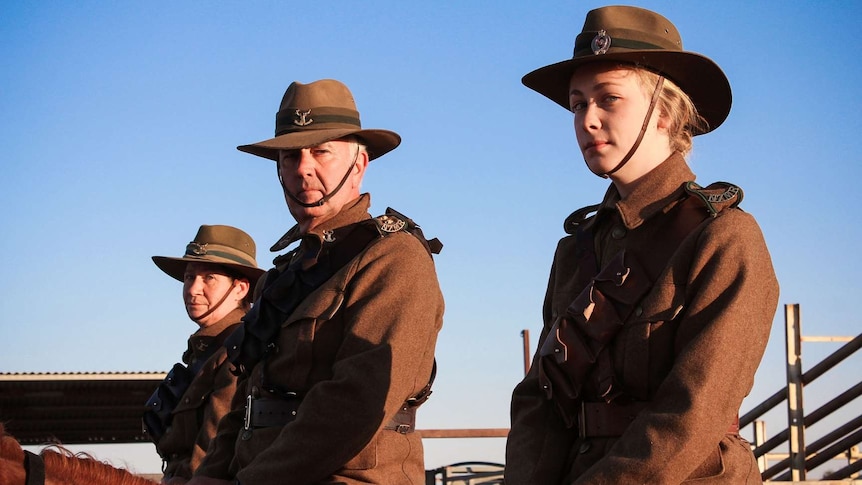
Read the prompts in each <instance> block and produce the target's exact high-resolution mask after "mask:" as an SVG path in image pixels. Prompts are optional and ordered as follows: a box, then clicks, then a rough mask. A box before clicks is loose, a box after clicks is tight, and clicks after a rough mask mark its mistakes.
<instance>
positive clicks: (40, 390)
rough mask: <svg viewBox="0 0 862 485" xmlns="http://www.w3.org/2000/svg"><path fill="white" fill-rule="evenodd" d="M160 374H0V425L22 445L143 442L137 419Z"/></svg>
mask: <svg viewBox="0 0 862 485" xmlns="http://www.w3.org/2000/svg"><path fill="white" fill-rule="evenodd" d="M164 377H165V373H164V372H93V373H90V372H77V373H66V372H61V373H2V374H0V420H2V421H3V422H4V424H5V426H6V430H7V431H9V433H10V434H12V435H13V436H15V437H16V438H17V439H18V441H20V442H21V443H22V444H29V445H33V444H43V443H49V442H60V443H64V444H85V443H135V442H140V441H147V440H148V438H147V437H146V435H145V434H144V433H143V431H142V429H141V414H142V413H143V411H144V405H145V402H146V400H147V398H148V397H150V395H151V394H152V393H153V390H155V388H156V387H157V386H158V385H159V383H160V382H161V381H162V379H164Z"/></svg>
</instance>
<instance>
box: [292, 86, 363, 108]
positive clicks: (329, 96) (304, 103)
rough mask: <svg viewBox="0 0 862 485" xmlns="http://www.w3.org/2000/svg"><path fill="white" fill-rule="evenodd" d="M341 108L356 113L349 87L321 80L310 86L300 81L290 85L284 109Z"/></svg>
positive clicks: (354, 102)
mask: <svg viewBox="0 0 862 485" xmlns="http://www.w3.org/2000/svg"><path fill="white" fill-rule="evenodd" d="M323 107H327V108H341V109H347V110H351V111H354V112H355V111H356V101H354V99H353V94H352V93H351V92H350V89H348V87H347V86H345V85H344V84H343V83H341V82H340V81H336V80H335V79H321V80H319V81H314V82H311V83H308V84H303V83H301V82H298V81H294V82H292V83H290V86H288V87H287V91H285V92H284V97H283V98H281V107H280V108H279V110H283V109H303V110H308V109H315V108H323Z"/></svg>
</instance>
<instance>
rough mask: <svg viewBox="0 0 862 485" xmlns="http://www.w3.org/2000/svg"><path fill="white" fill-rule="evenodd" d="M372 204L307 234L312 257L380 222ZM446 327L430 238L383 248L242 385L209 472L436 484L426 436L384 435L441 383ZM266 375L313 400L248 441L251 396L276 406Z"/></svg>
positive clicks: (301, 480)
mask: <svg viewBox="0 0 862 485" xmlns="http://www.w3.org/2000/svg"><path fill="white" fill-rule="evenodd" d="M369 204H370V197H369V196H368V195H367V194H364V195H363V196H361V197H360V198H359V199H357V201H356V202H355V203H354V204H353V205H351V206H348V207H345V208H344V209H342V211H341V212H340V213H339V214H338V215H336V216H335V217H334V218H333V219H331V220H329V221H326V223H325V224H324V225H323V226H322V227H319V228H316V229H315V230H314V231H313V232H312V233H310V234H308V235H306V236H304V237H303V239H302V242H301V244H300V251H301V252H303V251H305V248H304V246H308V247H309V248H313V247H315V246H316V247H320V245H321V244H324V242H323V239H324V235H323V234H324V232H326V231H329V230H333V229H336V228H339V227H343V226H346V225H349V224H352V223H356V222H358V221H362V220H367V219H369V218H370V215H369V214H368V207H369ZM442 319H443V296H442V294H441V291H440V288H439V285H438V281H437V275H436V272H435V269H434V264H433V261H432V259H431V256H430V255H429V254H428V252H427V251H426V250H425V248H424V247H423V246H422V244H421V243H420V242H419V240H418V239H417V238H416V237H414V236H413V235H411V234H408V233H406V232H396V233H392V234H388V235H387V236H386V237H383V238H382V239H379V240H377V241H376V242H373V243H372V244H370V245H369V247H368V248H367V249H365V250H364V251H363V252H360V253H359V255H358V256H356V257H354V258H353V259H352V260H351V261H349V262H348V263H347V264H346V265H345V266H344V267H342V268H341V269H340V270H338V271H336V272H335V274H334V275H333V276H332V277H331V278H330V279H329V280H327V281H326V282H325V283H323V285H322V286H320V287H319V288H317V289H316V290H315V291H314V292H312V293H311V294H309V295H308V296H307V297H306V298H305V299H304V300H303V301H302V303H300V305H299V307H297V308H296V309H295V310H294V311H293V312H292V314H291V315H290V316H289V317H288V318H287V320H285V321H283V322H281V330H280V332H279V334H278V337H277V338H276V341H275V344H276V345H275V347H274V348H275V349H277V350H276V352H275V353H274V354H273V355H271V356H270V357H269V358H267V359H266V360H265V361H264V362H263V363H259V364H257V365H256V366H255V367H254V368H253V369H252V370H251V372H250V374H249V377H248V378H243V379H242V380H241V381H240V388H239V391H238V392H237V395H236V398H235V399H234V403H233V406H232V410H231V412H230V413H229V414H228V416H227V417H226V418H225V419H224V420H222V423H221V424H220V426H219V430H218V436H217V437H216V439H215V440H214V441H213V444H212V446H211V447H210V449H209V452H208V454H207V456H206V458H205V459H204V462H203V464H202V465H201V467H200V468H199V469H198V471H197V475H203V476H207V477H213V478H222V479H233V478H236V479H238V480H239V481H240V483H242V484H243V485H269V484H272V485H275V484H283V483H290V484H292V485H303V484H313V483H344V484H360V483H361V484H369V483H376V484H399V485H401V484H405V485H406V484H413V485H420V484H424V483H425V472H424V461H423V449H422V442H421V439H420V437H419V435H418V434H417V433H408V434H401V433H398V432H396V431H394V430H388V429H383V428H384V427H385V426H386V425H387V424H388V423H389V422H390V421H391V420H392V418H393V417H394V416H395V414H396V413H397V412H398V411H399V409H400V408H401V406H402V404H403V403H404V402H405V400H406V399H408V398H410V397H412V396H414V395H415V394H416V393H417V392H419V391H420V390H421V389H422V388H423V387H425V385H426V384H427V383H428V382H429V378H430V375H431V371H432V367H433V362H434V348H435V344H436V339H437V333H438V331H439V330H440V328H441V326H442ZM262 375H265V377H266V379H267V381H268V382H269V383H270V384H272V385H274V386H275V387H278V388H280V389H282V390H290V391H294V392H298V393H299V394H300V395H302V396H303V398H302V400H301V403H300V404H299V408H298V410H297V415H296V419H295V420H294V421H291V422H289V423H287V424H285V425H283V426H274V427H264V428H256V429H253V430H252V432H251V433H250V435H248V434H245V436H244V433H243V429H242V428H243V419H244V416H243V411H244V406H245V399H246V396H247V395H248V394H249V393H257V394H258V395H259V396H260V397H263V398H276V397H275V396H274V395H272V394H270V393H268V392H267V391H266V390H264V389H263V386H261V376H262ZM420 414H421V413H420ZM244 438H247V439H244Z"/></svg>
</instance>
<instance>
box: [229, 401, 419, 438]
mask: <svg viewBox="0 0 862 485" xmlns="http://www.w3.org/2000/svg"><path fill="white" fill-rule="evenodd" d="M300 402H301V400H300V399H298V398H296V399H268V398H257V399H255V398H253V397H252V396H251V394H249V395H248V397H247V398H246V401H245V423H244V429H247V430H248V429H254V428H269V427H273V426H284V425H286V424H287V423H290V422H291V421H293V420H294V419H296V413H297V411H298V410H299V404H300ZM416 407H417V406H407V405H405V406H402V408H401V410H400V411H398V414H396V415H395V417H393V418H392V420H391V421H389V424H387V425H386V426H384V427H383V429H386V430H391V431H395V432H397V433H401V434H407V433H412V432H413V431H414V430H415V429H416Z"/></svg>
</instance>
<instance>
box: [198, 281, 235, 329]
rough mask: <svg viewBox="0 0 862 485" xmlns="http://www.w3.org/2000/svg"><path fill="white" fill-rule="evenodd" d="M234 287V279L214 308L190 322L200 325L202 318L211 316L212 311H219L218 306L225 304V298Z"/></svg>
mask: <svg viewBox="0 0 862 485" xmlns="http://www.w3.org/2000/svg"><path fill="white" fill-rule="evenodd" d="M235 286H236V278H234V280H233V284H231V285H230V288H228V290H227V291H226V292H224V296H223V297H221V300H219V302H218V303H216V304H215V306H214V307H212V308H210V309H209V310H207V311H205V312H204V314H203V315H201V316H199V317H197V318H192V320H194V321H195V323H197V324H200V323H201V320H203V319H204V318H206V317H208V316H210V315H211V314H212V312H214V311H216V310H218V309H219V307H220V306H222V304H224V302H225V301H227V297H228V296H230V292H231V291H233V288H234V287H235Z"/></svg>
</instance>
